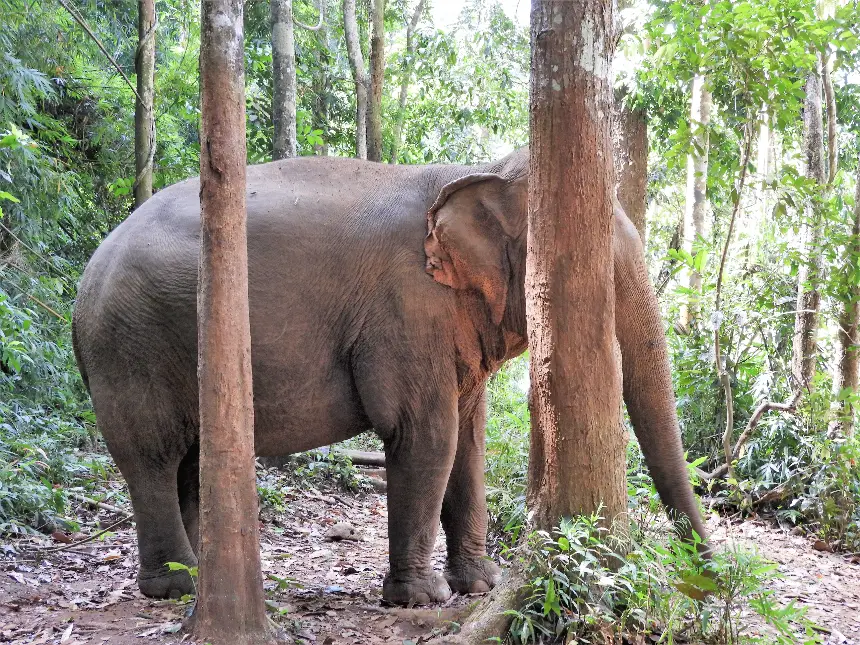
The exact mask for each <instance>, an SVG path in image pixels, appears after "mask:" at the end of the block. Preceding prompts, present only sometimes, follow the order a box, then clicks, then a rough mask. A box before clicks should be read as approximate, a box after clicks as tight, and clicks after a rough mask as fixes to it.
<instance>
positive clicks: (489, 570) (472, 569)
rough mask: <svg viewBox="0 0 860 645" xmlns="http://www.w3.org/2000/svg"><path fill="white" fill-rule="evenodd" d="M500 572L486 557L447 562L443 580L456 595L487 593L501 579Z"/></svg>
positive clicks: (457, 559) (455, 559)
mask: <svg viewBox="0 0 860 645" xmlns="http://www.w3.org/2000/svg"><path fill="white" fill-rule="evenodd" d="M501 575H502V570H501V569H500V568H499V565H497V564H496V563H495V562H493V561H492V560H490V559H489V558H487V557H482V558H475V557H463V558H453V559H450V560H448V566H447V567H446V568H445V579H446V580H447V581H448V584H449V585H450V586H451V589H453V590H454V591H456V592H457V593H487V592H488V591H489V590H490V589H492V588H493V587H495V586H496V585H497V584H498V582H499V579H500V578H501Z"/></svg>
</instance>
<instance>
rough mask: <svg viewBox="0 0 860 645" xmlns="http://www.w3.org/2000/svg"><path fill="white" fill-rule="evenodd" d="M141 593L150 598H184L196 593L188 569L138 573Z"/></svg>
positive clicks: (138, 585) (138, 584)
mask: <svg viewBox="0 0 860 645" xmlns="http://www.w3.org/2000/svg"><path fill="white" fill-rule="evenodd" d="M137 587H138V589H140V593H142V594H143V595H144V596H147V597H149V598H182V596H186V595H189V594H193V593H195V589H194V581H193V580H192V579H191V575H190V574H189V573H188V572H187V571H166V570H159V571H155V572H152V573H147V572H145V571H143V570H141V571H140V573H138V574H137Z"/></svg>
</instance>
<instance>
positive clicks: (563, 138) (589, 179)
mask: <svg viewBox="0 0 860 645" xmlns="http://www.w3.org/2000/svg"><path fill="white" fill-rule="evenodd" d="M531 20H532V22H531V31H532V72H531V109H530V113H531V145H530V152H531V160H530V165H529V218H528V219H529V221H528V254H527V260H526V314H527V316H528V328H529V350H530V352H531V362H530V364H531V368H530V369H531V383H532V405H531V420H532V432H531V452H530V455H529V474H528V497H527V499H528V505H529V509H530V512H531V513H532V516H533V520H534V523H535V525H536V526H537V527H538V528H542V529H551V528H552V527H554V526H556V525H557V524H558V522H559V520H560V519H561V518H563V517H571V516H575V515H579V514H583V513H585V514H588V513H593V512H595V511H597V509H598V507H599V506H600V505H601V504H602V505H603V509H602V511H601V512H602V513H603V515H604V517H605V519H606V523H607V524H610V523H612V522H613V521H614V520H616V518H618V517H621V516H623V515H624V513H625V511H626V508H627V488H626V485H625V448H626V446H625V441H624V435H623V434H622V433H620V432H619V431H618V411H619V409H620V406H621V381H620V375H619V373H618V369H617V365H616V361H615V355H614V338H615V335H614V332H615V289H614V281H613V280H614V278H613V275H614V273H613V264H614V261H613V250H612V245H613V224H614V217H613V208H612V202H613V199H612V197H613V193H614V189H615V187H614V185H613V168H612V143H611V138H610V125H609V119H607V118H606V117H605V116H604V117H601V115H609V114H610V113H611V106H612V91H611V83H610V79H611V76H610V74H611V61H612V54H613V49H614V46H613V39H612V35H613V6H612V1H611V0H570V1H568V2H557V1H555V0H534V1H533V3H532V14H531Z"/></svg>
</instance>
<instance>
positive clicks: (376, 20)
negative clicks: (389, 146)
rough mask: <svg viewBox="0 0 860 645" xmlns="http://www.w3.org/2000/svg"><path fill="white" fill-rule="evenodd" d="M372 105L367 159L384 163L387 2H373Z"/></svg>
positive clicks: (368, 129) (369, 116)
mask: <svg viewBox="0 0 860 645" xmlns="http://www.w3.org/2000/svg"><path fill="white" fill-rule="evenodd" d="M372 5H373V6H372V9H373V14H372V22H373V32H372V34H371V36H370V105H369V106H368V109H367V158H368V159H370V160H371V161H382V83H383V81H384V80H385V21H384V17H385V0H372Z"/></svg>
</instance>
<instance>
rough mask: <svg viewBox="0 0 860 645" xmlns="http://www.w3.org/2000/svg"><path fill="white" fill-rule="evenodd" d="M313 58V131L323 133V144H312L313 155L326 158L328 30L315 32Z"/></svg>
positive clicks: (327, 128)
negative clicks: (315, 43)
mask: <svg viewBox="0 0 860 645" xmlns="http://www.w3.org/2000/svg"><path fill="white" fill-rule="evenodd" d="M314 58H315V59H316V65H315V66H314V67H315V69H316V72H315V73H314V101H313V127H314V130H321V131H322V132H323V143H322V144H314V154H315V155H317V156H320V157H327V156H328V142H327V141H328V140H327V138H326V137H327V135H328V131H329V123H328V97H329V89H328V83H329V79H328V68H329V47H328V29H327V28H326V27H325V26H323V28H322V29H321V30H320V31H319V32H317V47H316V48H315V49H314Z"/></svg>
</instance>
